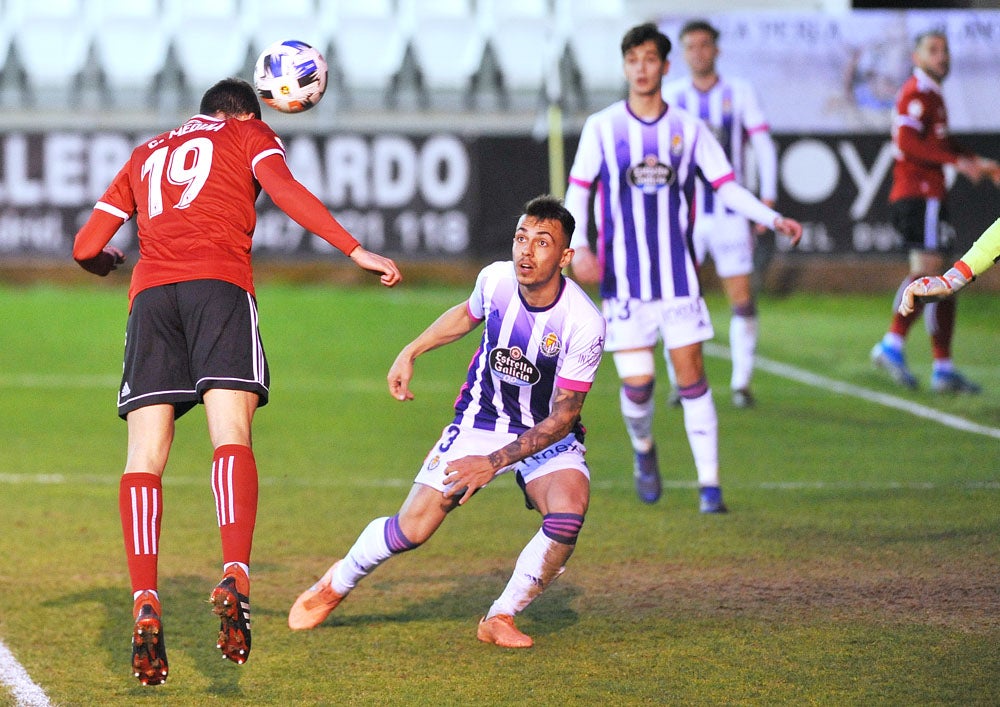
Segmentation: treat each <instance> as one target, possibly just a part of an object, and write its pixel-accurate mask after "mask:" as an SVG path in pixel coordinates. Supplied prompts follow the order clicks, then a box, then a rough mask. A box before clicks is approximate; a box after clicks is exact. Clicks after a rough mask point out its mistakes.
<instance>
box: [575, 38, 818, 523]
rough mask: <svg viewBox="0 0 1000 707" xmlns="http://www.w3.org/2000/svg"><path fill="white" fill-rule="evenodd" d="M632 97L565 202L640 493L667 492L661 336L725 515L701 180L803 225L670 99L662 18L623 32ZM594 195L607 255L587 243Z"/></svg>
mask: <svg viewBox="0 0 1000 707" xmlns="http://www.w3.org/2000/svg"><path fill="white" fill-rule="evenodd" d="M621 48H622V57H623V59H624V69H625V78H626V80H627V81H628V97H627V98H626V99H625V100H623V101H619V102H617V103H614V104H612V105H611V106H609V107H608V108H605V109H604V110H602V111H600V112H598V113H595V114H594V115H592V116H590V117H589V118H588V119H587V121H586V122H585V123H584V126H583V131H582V133H581V135H580V143H579V146H578V148H577V153H576V157H575V159H574V161H573V166H572V168H571V169H570V178H569V187H568V188H567V191H566V207H567V208H568V209H569V210H570V211H571V212H572V213H573V216H574V217H575V218H576V220H577V230H576V234H575V235H574V237H573V243H572V245H573V248H574V250H575V255H574V257H573V269H574V273H575V274H576V276H577V278H578V279H580V280H581V281H582V282H593V283H600V295H601V299H602V301H603V310H604V316H605V319H606V320H607V323H608V340H607V347H606V348H607V350H608V351H611V352H613V354H614V361H615V367H616V368H617V370H618V375H619V377H620V378H621V382H622V388H621V395H620V401H621V409H622V415H623V417H624V418H625V426H626V429H627V430H628V434H629V438H630V439H631V442H632V447H633V450H634V452H635V466H634V473H635V480H636V490H637V491H638V493H639V496H640V498H641V499H642V500H643V501H644V502H646V503H654V502H655V501H657V500H658V499H659V497H660V491H661V484H660V472H659V465H658V463H657V458H656V446H655V444H654V440H653V433H652V431H653V412H654V407H655V405H654V397H653V386H654V382H655V365H654V357H653V350H654V347H655V346H656V343H657V341H658V340H662V341H663V344H664V349H665V350H666V351H668V352H669V353H668V355H669V359H670V362H671V363H672V365H673V366H674V369H675V371H676V375H677V384H678V392H679V393H680V398H681V404H682V407H683V410H684V425H685V429H686V431H687V437H688V442H689V443H690V445H691V450H692V452H693V453H694V460H695V467H696V469H697V472H698V484H699V486H700V508H701V511H702V512H704V513H719V512H724V511H725V510H726V506H725V505H724V503H723V501H722V490H721V487H720V485H719V461H718V422H717V416H716V411H715V404H714V402H713V401H712V391H711V389H710V388H709V385H708V379H707V377H706V375H705V366H704V361H703V359H702V349H701V344H702V342H703V341H706V340H708V339H710V338H712V336H713V331H712V324H711V321H710V320H709V316H708V311H707V310H706V307H705V301H704V299H703V298H702V295H701V288H700V284H699V282H698V267H697V263H696V260H695V257H694V252H693V246H692V240H691V239H692V235H693V231H694V227H695V217H696V213H695V210H694V208H693V206H694V202H693V200H694V195H695V184H696V180H697V179H699V178H704V179H705V181H706V182H707V183H708V184H710V185H711V187H712V189H713V190H714V191H715V194H716V196H717V197H718V198H719V200H720V201H721V202H722V204H723V205H724V206H726V207H727V208H730V209H732V210H733V211H735V212H736V213H739V214H742V215H743V216H745V217H746V218H749V219H751V220H753V221H755V222H757V223H761V224H765V225H767V226H769V227H773V228H774V229H775V230H776V231H778V232H780V233H783V234H784V235H787V236H789V237H790V238H791V239H792V241H793V243H795V242H797V241H798V239H799V238H800V237H801V235H802V226H801V225H800V224H799V223H798V222H796V221H793V220H792V219H788V218H784V217H783V216H781V215H780V214H778V213H777V212H775V211H774V210H773V209H771V208H770V207H768V206H766V205H764V204H762V203H761V202H760V201H759V200H758V199H757V198H756V197H755V196H754V195H753V194H751V193H750V192H749V191H747V190H746V189H745V188H743V187H741V186H740V185H739V184H737V183H736V179H735V175H734V174H733V168H732V166H731V165H730V164H729V161H728V160H727V159H726V155H725V153H724V151H723V149H722V147H721V146H720V145H719V142H718V140H716V139H715V137H714V136H713V135H712V133H711V131H710V130H709V128H708V127H707V126H706V124H705V123H704V122H703V121H701V120H699V119H698V118H697V117H695V116H693V115H692V114H690V113H688V112H687V111H684V110H682V109H680V108H677V107H676V106H672V105H671V106H668V105H667V104H666V102H664V100H663V97H662V95H661V89H662V82H663V77H664V75H666V73H667V70H668V69H669V67H670V62H669V61H667V55H668V54H669V52H670V40H669V39H668V38H667V36H666V35H664V34H663V33H662V32H660V31H659V29H658V28H657V27H656V25H654V24H652V23H648V24H644V25H639V26H637V27H634V28H632V29H630V30H629V31H628V32H627V33H626V34H625V36H624V38H623V39H622V45H621ZM592 190H594V191H595V192H596V193H595V196H594V200H595V205H594V209H595V212H596V218H595V221H596V231H597V253H596V254H595V253H594V252H593V251H592V250H591V248H590V245H589V239H588V228H587V225H588V201H589V198H590V195H591V192H592Z"/></svg>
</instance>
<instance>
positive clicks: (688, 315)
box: [602, 297, 715, 351]
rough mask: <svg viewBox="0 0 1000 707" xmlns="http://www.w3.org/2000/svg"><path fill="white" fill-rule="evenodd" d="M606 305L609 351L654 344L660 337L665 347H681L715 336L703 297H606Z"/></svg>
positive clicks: (642, 347)
mask: <svg viewBox="0 0 1000 707" xmlns="http://www.w3.org/2000/svg"><path fill="white" fill-rule="evenodd" d="M602 308H603V310H604V318H605V319H606V320H607V322H608V327H607V340H606V343H605V345H604V348H605V350H606V351H627V350H629V349H644V348H650V347H652V346H655V345H656V342H657V341H658V340H660V339H662V340H663V347H664V348H665V349H668V350H669V349H677V348H680V347H681V346H687V345H688V344H694V343H697V342H699V341H708V340H709V339H711V338H712V337H713V336H715V330H714V329H712V320H711V319H710V318H709V316H708V307H707V306H706V305H705V300H704V299H703V298H701V297H673V298H671V299H663V300H651V301H649V302H643V301H642V300H637V299H628V300H617V299H606V300H604V301H603V303H602Z"/></svg>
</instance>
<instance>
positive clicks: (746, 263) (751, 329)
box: [663, 20, 778, 408]
mask: <svg viewBox="0 0 1000 707" xmlns="http://www.w3.org/2000/svg"><path fill="white" fill-rule="evenodd" d="M679 36H680V42H681V47H682V48H683V50H684V61H685V63H686V64H687V65H688V69H689V70H690V72H691V74H690V76H688V77H687V78H684V79H679V80H677V81H671V82H669V83H667V84H666V85H665V86H664V87H663V97H664V99H665V100H666V101H667V103H668V104H674V105H676V106H678V107H680V108H683V109H684V110H687V111H688V112H690V113H694V114H695V115H697V116H698V117H699V118H701V119H702V120H704V121H705V122H706V123H707V124H708V126H709V127H710V128H711V129H712V132H713V133H714V134H715V137H716V138H717V139H718V140H719V144H721V145H722V149H723V151H724V152H725V153H726V157H727V158H728V159H729V162H730V164H731V165H732V166H733V172H734V173H735V174H736V180H737V182H738V183H740V184H742V185H743V186H747V184H748V181H747V176H748V175H747V173H746V172H747V164H746V161H747V157H748V155H747V145H746V140H747V139H748V138H749V140H750V143H751V145H752V146H753V152H754V157H755V158H756V164H757V170H758V182H759V185H760V189H759V191H760V199H761V201H762V202H763V203H764V204H766V205H767V206H770V207H772V208H773V207H774V204H775V200H776V199H777V194H778V155H777V151H776V150H775V147H774V141H773V140H771V133H770V131H769V128H768V124H767V119H766V118H765V117H764V113H763V112H762V111H761V109H760V104H759V102H758V101H757V96H756V94H755V93H754V91H753V89H752V88H751V87H750V84H749V83H747V82H746V81H743V80H741V79H738V78H733V77H731V76H727V77H726V78H722V77H720V76H719V73H718V71H717V70H716V60H717V59H718V56H719V47H718V39H719V31H718V30H717V29H716V28H715V27H713V26H712V25H711V24H709V23H708V22H706V21H705V20H693V21H691V22H688V23H687V24H685V25H684V26H683V27H682V28H681V31H680V35H679ZM695 209H696V211H695V214H696V215H695V228H694V248H695V258H696V259H697V261H698V263H699V264H701V263H702V262H704V260H705V256H706V255H710V256H711V257H712V261H713V262H714V263H715V271H716V273H717V274H718V275H719V278H720V279H721V280H722V288H723V290H724V291H725V293H726V299H727V300H728V301H729V307H730V310H731V312H732V314H731V317H730V320H729V347H730V350H731V357H732V365H733V370H732V377H731V379H730V390H731V392H732V401H733V405H735V406H736V407H738V408H747V407H752V406H753V404H754V398H753V395H752V393H751V392H750V381H751V378H752V377H753V368H754V356H755V354H756V351H757V304H756V301H755V299H754V293H753V289H752V284H751V274H752V273H753V265H754V256H753V249H754V235H755V234H762V233H764V232H765V231H766V230H767V229H766V228H765V227H764V226H759V225H755V226H753V227H752V228H753V230H754V233H751V225H750V223H749V222H748V221H747V219H746V217H744V216H742V215H740V214H736V213H733V212H732V211H730V210H729V209H726V208H725V207H723V206H722V205H721V204H718V203H716V199H715V192H714V191H713V190H712V187H711V185H708V184H706V183H705V182H703V181H702V180H698V183H697V189H696V196H695ZM674 395H676V391H674V392H673V393H672V397H673V396H674Z"/></svg>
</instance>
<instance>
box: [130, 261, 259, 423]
mask: <svg viewBox="0 0 1000 707" xmlns="http://www.w3.org/2000/svg"><path fill="white" fill-rule="evenodd" d="M270 384H271V380H270V374H269V372H268V368H267V358H266V357H265V356H264V346H263V344H262V343H261V340H260V332H259V331H258V327H257V302H256V301H255V300H254V298H253V296H252V295H251V294H250V293H249V292H247V291H246V290H244V289H243V288H241V287H237V286H236V285H233V284H231V283H229V282H223V281H222V280H192V281H190V282H179V283H176V284H172V285H160V286H158V287H151V288H149V289H148V290H143V291H142V292H140V293H139V294H138V295H136V297H135V300H134V301H133V303H132V311H131V312H130V313H129V317H128V324H127V327H126V331H125V363H124V366H123V371H122V384H121V387H120V388H119V389H118V415H119V417H121V418H123V419H124V418H125V416H126V415H128V413H129V412H131V411H132V410H136V409H138V408H141V407H145V406H147V405H159V404H163V403H169V404H172V405H173V406H174V417H180V416H181V415H183V414H184V413H186V412H187V411H188V410H190V409H191V408H192V407H194V406H195V405H197V404H198V403H200V402H201V401H202V396H203V395H204V394H205V391H206V390H210V389H212V388H224V389H226V390H247V391H251V392H254V393H257V395H258V396H259V397H260V402H259V403H258V405H259V406H263V405H266V404H267V392H268V387H269V386H270Z"/></svg>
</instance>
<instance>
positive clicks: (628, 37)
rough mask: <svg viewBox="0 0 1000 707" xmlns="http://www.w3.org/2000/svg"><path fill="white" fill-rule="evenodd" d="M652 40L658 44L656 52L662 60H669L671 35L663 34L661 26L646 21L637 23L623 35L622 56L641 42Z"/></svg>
mask: <svg viewBox="0 0 1000 707" xmlns="http://www.w3.org/2000/svg"><path fill="white" fill-rule="evenodd" d="M650 40H652V41H653V42H654V43H655V44H656V52H657V53H658V54H659V55H660V59H661V60H662V61H666V60H667V55H668V54H670V47H671V46H672V45H671V44H670V37H668V36H667V35H665V34H663V32H661V31H660V28H659V27H657V26H656V24H655V23H653V22H646V23H644V24H641V25H636V26H635V27H633V28H632V29H630V30H629V31H628V32H626V33H625V36H624V37H622V56H625V54H627V53H628V50H629V49H635V48H636V47H638V46H639V45H640V44H643V43H645V42H648V41H650Z"/></svg>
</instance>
